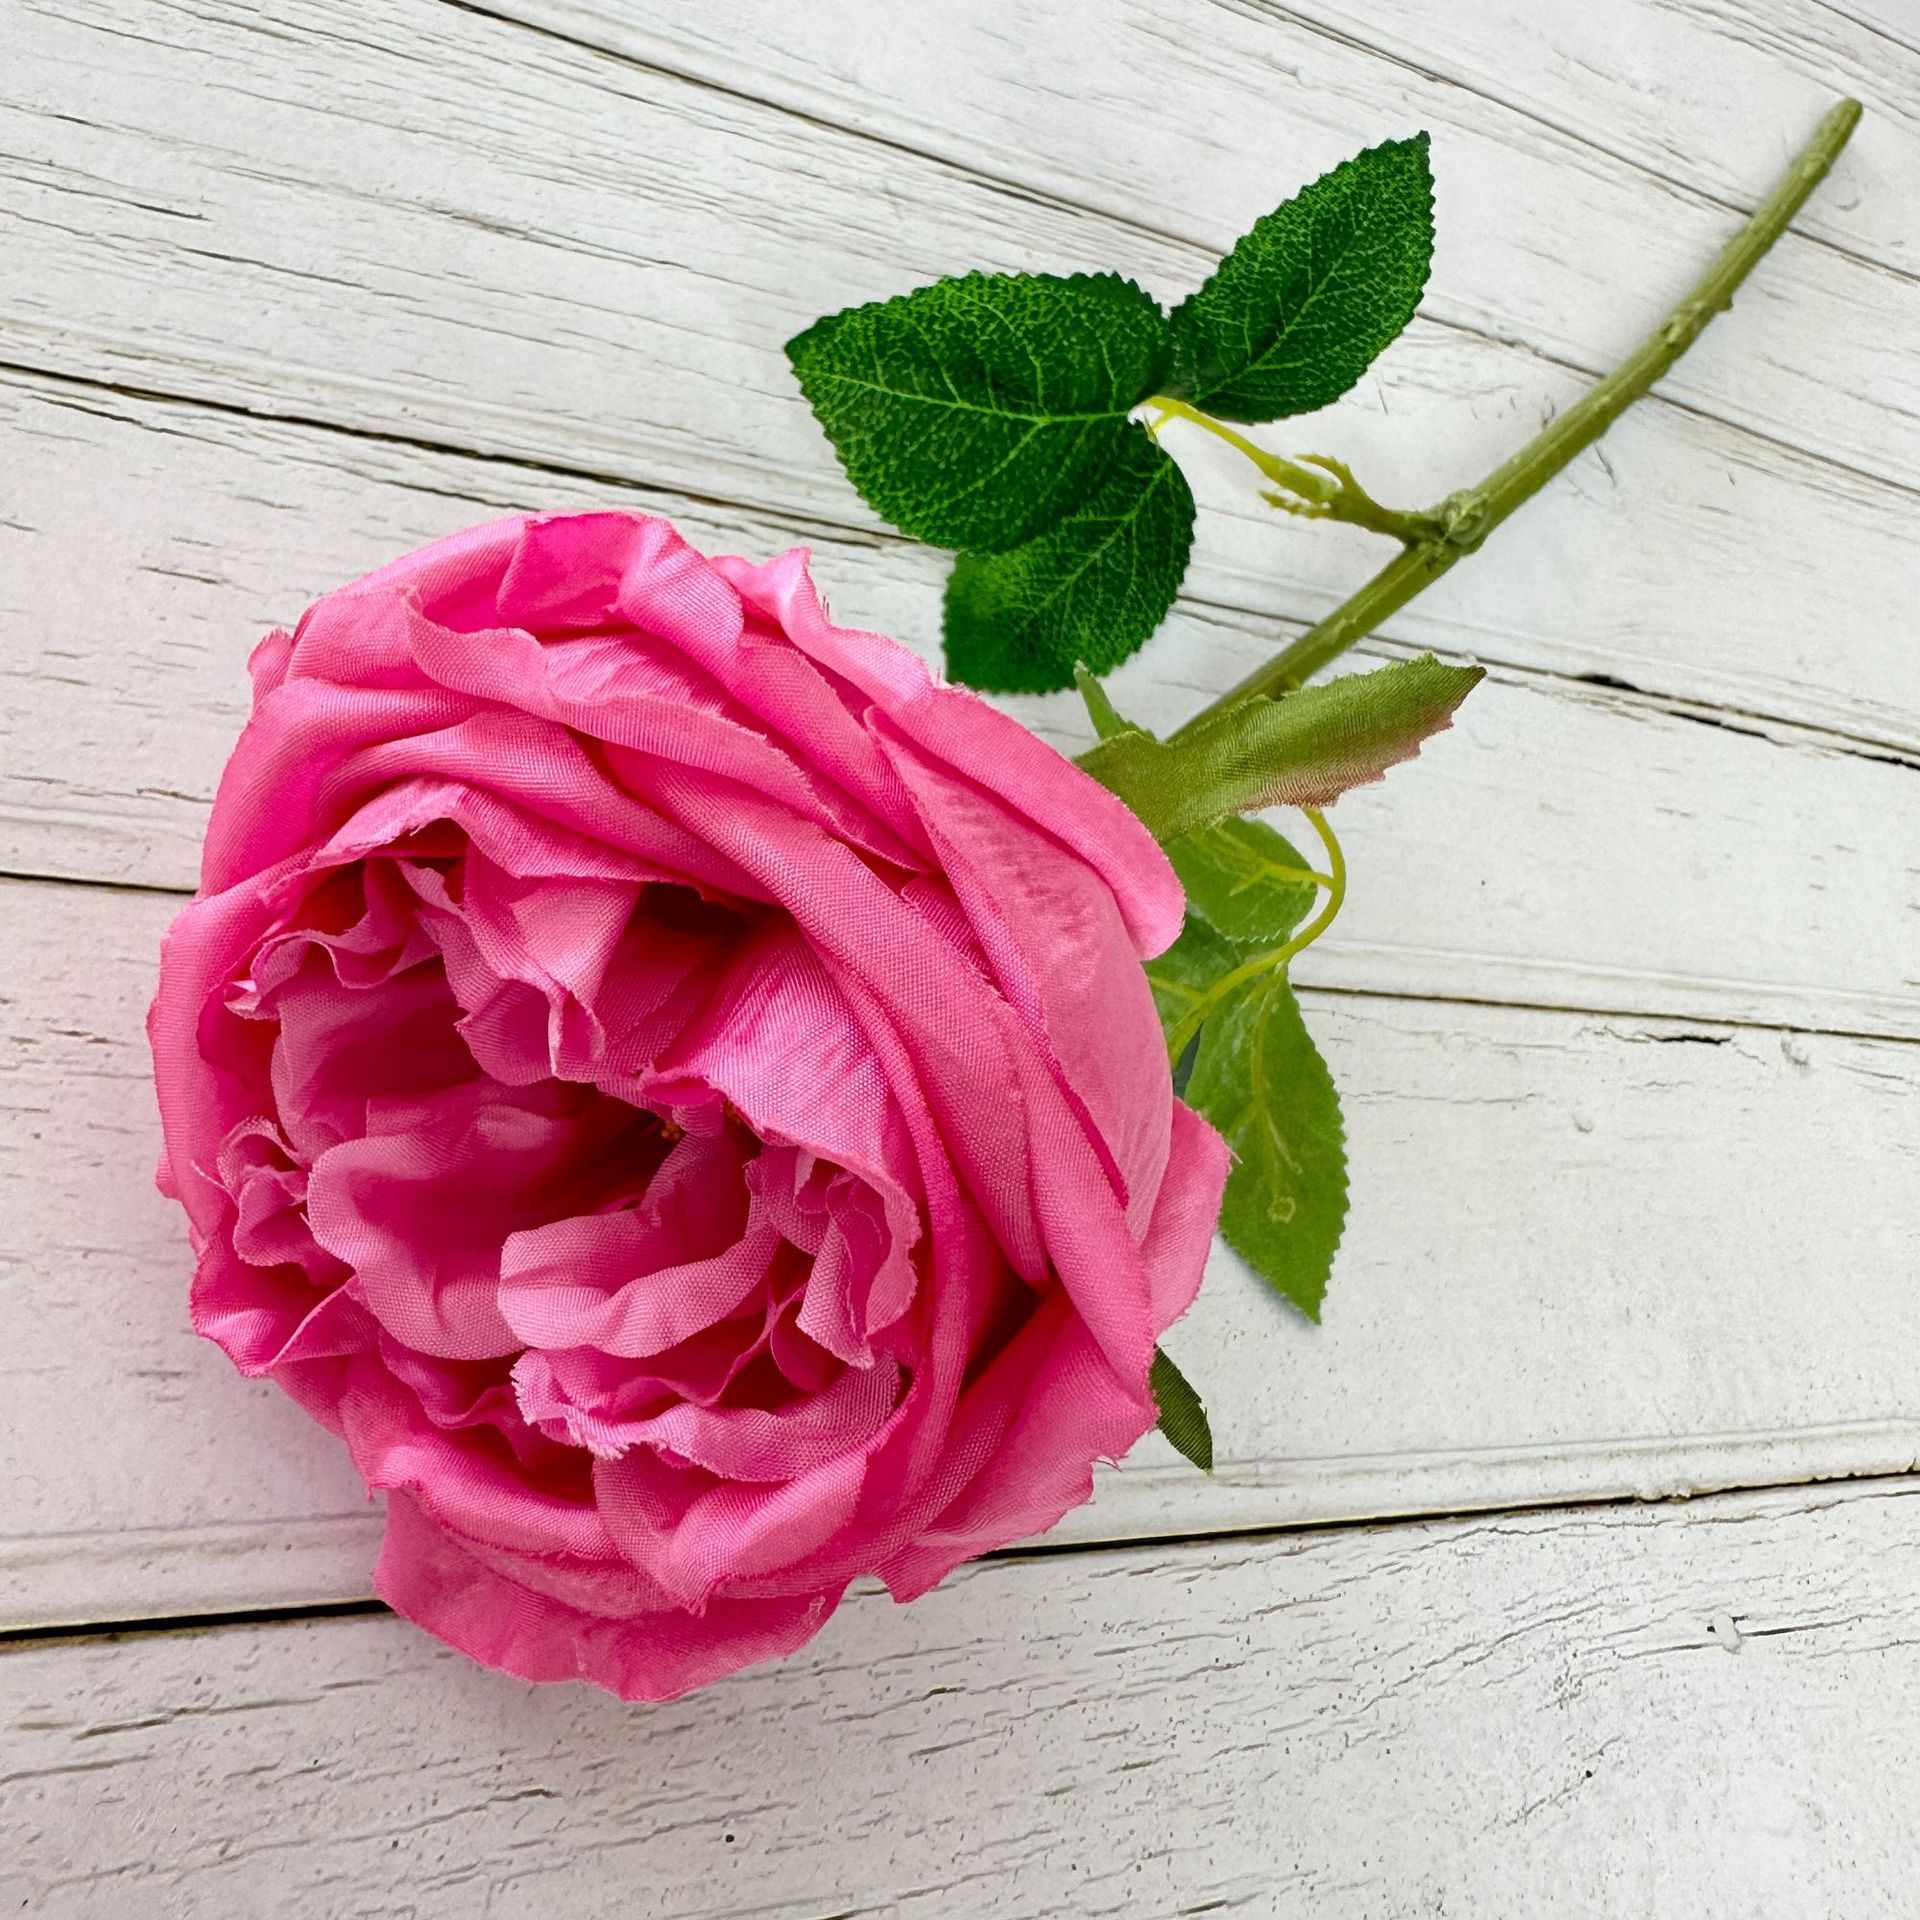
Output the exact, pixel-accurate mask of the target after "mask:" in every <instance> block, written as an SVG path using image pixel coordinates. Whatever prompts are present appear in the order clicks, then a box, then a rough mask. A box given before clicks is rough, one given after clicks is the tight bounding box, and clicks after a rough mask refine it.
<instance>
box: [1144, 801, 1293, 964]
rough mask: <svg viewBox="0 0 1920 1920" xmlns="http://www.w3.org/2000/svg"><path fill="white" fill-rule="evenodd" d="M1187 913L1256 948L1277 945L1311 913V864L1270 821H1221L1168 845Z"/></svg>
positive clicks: (1227, 935)
mask: <svg viewBox="0 0 1920 1920" xmlns="http://www.w3.org/2000/svg"><path fill="white" fill-rule="evenodd" d="M1167 858H1168V859H1169V860H1171V861H1172V862H1173V870H1174V872H1175V873H1177V874H1178V875H1179V876H1180V884H1181V886H1183V887H1184V888H1185V889H1186V892H1187V912H1188V913H1189V914H1190V915H1192V914H1197V915H1199V916H1200V917H1201V918H1202V919H1204V920H1206V921H1207V922H1208V924H1209V925H1210V926H1212V927H1213V929H1214V930H1215V932H1217V933H1221V934H1224V935H1225V936H1226V937H1227V938H1228V939H1229V940H1233V941H1237V942H1239V943H1241V944H1242V945H1245V946H1248V947H1250V948H1259V947H1277V946H1279V945H1281V944H1282V942H1284V941H1285V940H1286V938H1287V936H1288V935H1289V934H1290V933H1292V932H1293V930H1294V928H1295V927H1297V926H1298V925H1299V924H1300V922H1301V921H1302V920H1304V919H1305V918H1306V917H1307V910H1308V909H1309V908H1310V907H1311V906H1312V905H1313V902H1314V896H1315V893H1316V892H1317V888H1316V887H1315V885H1314V882H1313V881H1312V880H1310V879H1308V878H1306V877H1304V876H1305V875H1306V874H1307V872H1308V863H1307V862H1306V861H1305V860H1303V859H1302V858H1301V857H1300V855H1299V854H1298V853H1296V852H1295V851H1294V849H1293V847H1292V845H1291V843H1290V842H1289V841H1288V840H1287V839H1286V838H1285V836H1284V835H1282V834H1280V833H1277V832H1276V831H1275V830H1274V829H1273V828H1272V827H1270V826H1268V825H1267V824H1266V822H1265V821H1264V820H1239V819H1233V820H1217V821H1215V822H1214V824H1213V825H1212V826H1210V827H1201V828H1199V829H1197V830H1196V831H1195V832H1193V833H1185V834H1182V835H1181V836H1180V838H1179V839H1177V840H1172V841H1169V842H1168V844H1167Z"/></svg>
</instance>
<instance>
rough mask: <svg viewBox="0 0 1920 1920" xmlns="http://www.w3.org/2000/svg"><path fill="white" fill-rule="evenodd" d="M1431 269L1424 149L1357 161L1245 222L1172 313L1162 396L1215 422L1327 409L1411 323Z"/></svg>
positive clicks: (1400, 144) (1385, 150) (1408, 145)
mask: <svg viewBox="0 0 1920 1920" xmlns="http://www.w3.org/2000/svg"><path fill="white" fill-rule="evenodd" d="M1432 264H1433V175H1432V173H1431V171H1430V170H1429V168H1428V165H1427V136H1426V135H1425V134H1424V133H1421V134H1416V135H1415V136H1414V137H1413V138H1412V139H1411V140H1390V141H1388V142H1387V143H1386V144H1385V145H1384V146H1378V147H1372V148H1369V149H1368V150H1367V151H1366V152H1365V153H1362V154H1359V155H1357V156H1356V157H1355V158H1354V159H1351V160H1347V161H1344V162H1342V164H1341V165H1339V166H1337V167H1335V168H1334V170H1333V171H1332V172H1331V173H1328V174H1323V175H1322V176H1321V177H1320V178H1319V179H1318V180H1316V181H1314V183H1313V184H1312V185H1311V186H1309V187H1305V188H1303V189H1302V190H1301V191H1300V192H1299V193H1298V194H1296V195H1295V196H1294V197H1293V198H1292V199H1291V200H1289V201H1288V202H1287V203H1286V204H1285V205H1284V206H1281V207H1277V208H1276V209H1275V210H1274V211H1273V212H1272V213H1270V214H1268V215H1267V216H1266V217H1265V218H1264V219H1262V220H1258V221H1256V222H1255V223H1254V225H1253V228H1252V230H1251V231H1250V232H1248V233H1247V234H1246V235H1244V236H1243V237H1242V238H1241V240H1240V241H1239V242H1238V244H1236V245H1235V247H1234V249H1233V251H1232V252H1231V253H1229V254H1228V255H1227V257H1226V258H1225V259H1224V260H1222V261H1221V263H1220V266H1219V269H1218V270H1217V271H1216V272H1215V274H1214V276H1213V278H1212V279H1211V280H1209V281H1208V282H1207V283H1206V285H1205V286H1203V287H1202V288H1201V289H1200V290H1199V292H1198V293H1196V294H1194V295H1193V296H1192V298H1190V299H1188V300H1186V301H1185V302H1183V303H1182V304H1181V305H1180V306H1178V307H1176V308H1175V309H1174V312H1173V320H1172V326H1173V336H1174V374H1173V383H1172V385H1171V387H1170V388H1169V389H1168V391H1169V392H1171V393H1172V394H1173V395H1175V396H1176V397H1177V398H1179V399H1182V400H1187V401H1191V402H1192V404H1193V405H1195V406H1197V407H1203V408H1205V409H1206V411H1207V412H1209V413H1212V414H1215V415H1217V416H1219V417H1220V418H1221V419H1223V420H1279V419H1282V418H1284V417H1285V416H1286V415H1288V414H1293V413H1310V412H1312V411H1313V410H1314V409H1315V408H1316V407H1324V406H1327V405H1329V404H1330V403H1331V402H1333V401H1335V400H1337V399H1339V397H1340V396H1341V395H1342V394H1343V393H1345V392H1346V391H1347V389H1348V388H1349V387H1351V386H1352V385H1353V383H1354V382H1355V381H1356V380H1358V379H1359V378H1360V376H1361V375H1362V374H1363V373H1365V372H1366V370H1367V368H1368V367H1369V366H1370V365H1371V364H1372V363H1373V360H1374V358H1375V357H1376V356H1377V355H1378V354H1379V352H1380V350H1381V349H1382V348H1383V347H1385V346H1386V345H1387V343H1388V342H1389V341H1391V340H1392V339H1393V338H1394V337H1395V336H1396V335H1397V334H1398V333H1399V331H1400V329H1401V328H1402V327H1404V326H1405V325H1406V324H1407V322H1408V321H1409V320H1411V319H1412V318H1413V313H1414V309H1415V308H1416V307H1417V306H1419V304H1420V295H1421V294H1422V292H1423V291H1424V290H1425V288H1426V284H1427V272H1428V269H1429V268H1430V267H1431V266H1432Z"/></svg>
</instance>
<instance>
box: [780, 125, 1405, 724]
mask: <svg viewBox="0 0 1920 1920" xmlns="http://www.w3.org/2000/svg"><path fill="white" fill-rule="evenodd" d="M1432 250H1433V181H1432V176H1431V174H1430V173H1429V172H1428V168H1427V138H1426V135H1425V134H1420V135H1417V136H1415V137H1414V138H1413V139H1411V140H1402V141H1393V142H1389V143H1388V144H1387V145H1385V146H1379V147H1374V148H1372V149H1370V150H1369V151H1368V152H1366V153H1363V154H1361V155H1359V156H1358V157H1357V158H1356V159H1353V160H1349V161H1347V162H1345V163H1344V164H1343V165H1341V166H1339V167H1336V168H1335V169H1334V170H1333V171H1332V172H1331V173H1329V174H1326V175H1324V176H1323V177H1322V178H1321V179H1319V180H1316V181H1315V182H1314V183H1313V184H1312V185H1311V186H1309V187H1307V188H1306V189H1304V190H1303V191H1302V192H1301V193H1299V194H1298V195H1296V196H1295V198H1293V199H1292V200H1290V201H1288V202H1287V203H1286V204H1285V205H1284V206H1282V207H1280V208H1279V209H1277V210H1276V211H1275V212H1273V213H1270V214H1268V215H1267V216H1266V217H1265V218H1264V219H1262V220H1261V221H1259V222H1258V223H1257V224H1256V225H1255V226H1254V228H1253V230H1252V231H1251V232H1250V233H1248V234H1247V235H1246V236H1245V237H1244V238H1243V239H1242V240H1241V241H1240V242H1239V243H1238V245H1236V246H1235V247H1234V249H1233V251H1232V252H1231V253H1230V254H1228V256H1227V257H1226V259H1224V260H1223V261H1222V262H1221V263H1220V267H1219V269H1218V271H1217V272H1216V273H1215V274H1214V276H1213V277H1212V279H1210V280H1209V281H1208V282H1207V283H1206V285H1205V286H1203V287H1202V288H1201V289H1200V290H1199V291H1198V292H1197V293H1195V294H1194V295H1192V296H1191V297H1190V298H1189V299H1187V300H1186V301H1184V302H1182V304H1181V305H1180V306H1178V307H1176V308H1175V309H1174V311H1173V313H1172V314H1171V315H1169V314H1166V313H1163V312H1162V311H1161V309H1160V307H1159V305H1158V303H1157V302H1156V301H1155V300H1154V299H1153V298H1152V297H1151V296H1150V295H1149V294H1147V293H1145V292H1143V291H1142V290H1141V289H1140V288H1139V287H1137V286H1135V285H1134V284H1133V283H1132V282H1131V281H1129V280H1124V279H1121V278H1120V277H1118V276H1117V275H1113V274H1077V275H1075V276H1073V277H1072V278H1070V279H1062V278H1057V277H1055V276H1052V275H1047V274H984V273H976V274H969V275H967V276H966V277H965V278H962V279H948V280H941V281H938V282H936V283H935V284H934V285H932V286H929V287H921V288H919V289H917V290H916V291H914V292H912V293H908V294H903V295H901V296H900V297H899V298H897V299H893V300H886V301H880V302H876V303H874V304H872V305H868V306H863V307H852V308H849V309H847V310H846V311H845V312H843V313H837V314H831V315H829V316H827V317H826V318H825V319H822V320H819V321H816V322H815V323H814V325H813V326H811V327H809V328H808V329H807V330H806V331H805V332H804V333H801V334H799V335H797V336H796V337H795V338H794V339H792V340H790V341H789V342H788V343H787V354H788V357H789V358H790V359H791V360H792V362H793V366H794V370H795V372H796V374H797V375H798V376H799V381H800V386H801V390H802V392H804V393H805V395H806V397H807V399H808V401H809V403H810V404H811V405H812V407H813V410H814V413H815V415H816V416H817V417H818V419H819V421H820V424H821V426H822V427H823V428H824V429H825V430H826V434H827V437H828V439H829V440H831V441H832V443H833V447H834V451H835V452H836V453H837V454H838V455H839V456H840V460H841V464H842V465H843V466H844V467H845V468H846V470H847V477H848V478H849V479H850V480H851V481H852V482H853V484H854V485H855V486H856V487H857V488H858V489H859V490H860V493H861V495H862V496H863V497H864V498H865V499H866V501H867V502H868V504H869V505H870V506H872V507H873V508H874V509H875V511H877V512H878V513H880V514H881V515H883V516H884V517H885V518H886V519H888V520H890V521H892V522H893V524H894V525H895V526H897V527H898V528H899V529H900V530H901V531H902V532H903V533H906V534H910V535H911V536H913V537H914V538H915V539H918V540H925V541H927V542H929V543H930V544H932V545H934V546H941V547H952V548H956V549H958V550H959V552H960V558H959V560H958V561H957V562H956V564H955V566H954V570H953V576H952V578H951V580H950V581H949V583H948V588H947V604H946V647H947V670H948V672H949V673H950V674H951V675H952V677H953V678H954V679H956V680H959V681H962V682H964V683H965V684H967V685H969V686H975V687H982V688H986V689H989V690H992V691H999V692H1037V691H1044V690H1047V689H1051V688H1055V687H1064V686H1067V685H1070V684H1071V682H1072V679H1073V669H1074V666H1075V664H1076V663H1077V662H1083V661H1084V662H1085V663H1086V664H1087V665H1088V666H1090V667H1091V668H1092V669H1093V670H1094V671H1096V672H1101V673H1104V672H1107V671H1109V670H1110V669H1111V668H1113V667H1115V666H1117V665H1119V663H1120V662H1121V661H1122V660H1124V659H1126V658H1127V657H1128V656H1129V655H1130V654H1132V653H1133V652H1135V651H1136V650H1137V649H1138V648H1139V647H1140V645H1141V644H1142V643H1143V642H1144V641H1145V640H1146V639H1147V637H1148V636H1149V635H1150V634H1151V633H1152V632H1153V630H1154V629H1155V628H1156V627H1157V626H1158V625H1159V624H1160V622H1161V620H1163V619H1164V618H1165V617H1166V613H1167V610H1168V608H1169V607H1171V606H1172V604H1173V600H1174V595H1175V594H1176V593H1177V592H1178V591H1179V586H1180V581H1181V578H1182V576H1183V575H1184V574H1185V572H1186V566H1187V558H1188V554H1189V552H1190V551H1191V548H1192V544H1193V520H1194V505H1193V494H1192V492H1191V490H1190V489H1189V488H1188V486H1187V482H1186V478H1185V476H1184V475H1183V474H1182V473H1181V472H1180V469H1179V468H1178V467H1177V466H1176V465H1175V464H1174V463H1173V461H1172V460H1171V459H1169V458H1168V456H1167V455H1166V454H1165V453H1164V452H1163V451H1162V450H1161V449H1160V447H1159V446H1158V444H1157V443H1156V442H1155V441H1154V439H1153V438H1152V436H1151V435H1150V434H1149V433H1148V432H1147V430H1146V429H1145V428H1144V427H1143V426H1141V425H1140V424H1139V423H1138V422H1137V421H1134V420H1133V419H1132V418H1131V417H1130V416H1131V415H1132V413H1133V412H1134V410H1135V409H1136V408H1138V407H1140V406H1141V405H1143V404H1144V403H1146V402H1148V401H1149V400H1151V399H1153V398H1154V397H1155V396H1156V395H1163V394H1164V395H1166V396H1169V397H1172V398H1175V399H1182V400H1186V401H1188V402H1190V403H1191V404H1193V405H1195V406H1204V407H1208V408H1211V409H1212V410H1213V411H1215V412H1216V413H1218V414H1220V415H1222V416H1223V417H1225V418H1228V419H1233V420H1277V419H1281V418H1283V417H1285V416H1287V415H1289V414H1296V413H1305V412H1309V411H1311V410H1313V409H1315V408H1318V407H1324V406H1326V405H1328V404H1329V403H1330V402H1332V401H1334V400H1336V399H1338V398H1339V397H1340V395H1341V394H1343V393H1345V392H1346V391H1347V389H1348V388H1350V387H1351V386H1352V385H1353V383H1354V382H1355V381H1356V380H1358V379H1359V377H1360V375H1361V374H1362V373H1363V372H1364V371H1365V370H1366V368H1367V366H1368V365H1369V364H1370V363H1371V362H1372V360H1373V359H1374V357H1375V355H1377V354H1378V353H1379V352H1380V350H1381V349H1382V348H1383V347H1384V346H1386V344H1387V343H1388V342H1389V341H1390V340H1392V339H1393V338H1394V336H1395V335H1396V334H1398V333H1399V331H1400V330H1401V328H1402V327H1404V326H1405V325H1406V323H1407V321H1408V320H1409V319H1410V318H1411V317H1412V315H1413V311H1414V308H1415V307H1416V306H1417V305H1418V304H1419V300H1420V295H1421V292H1422V290H1423V289H1424V287H1425V285H1426V278H1427V270H1428V266H1429V264H1430V261H1431V258H1432Z"/></svg>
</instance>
